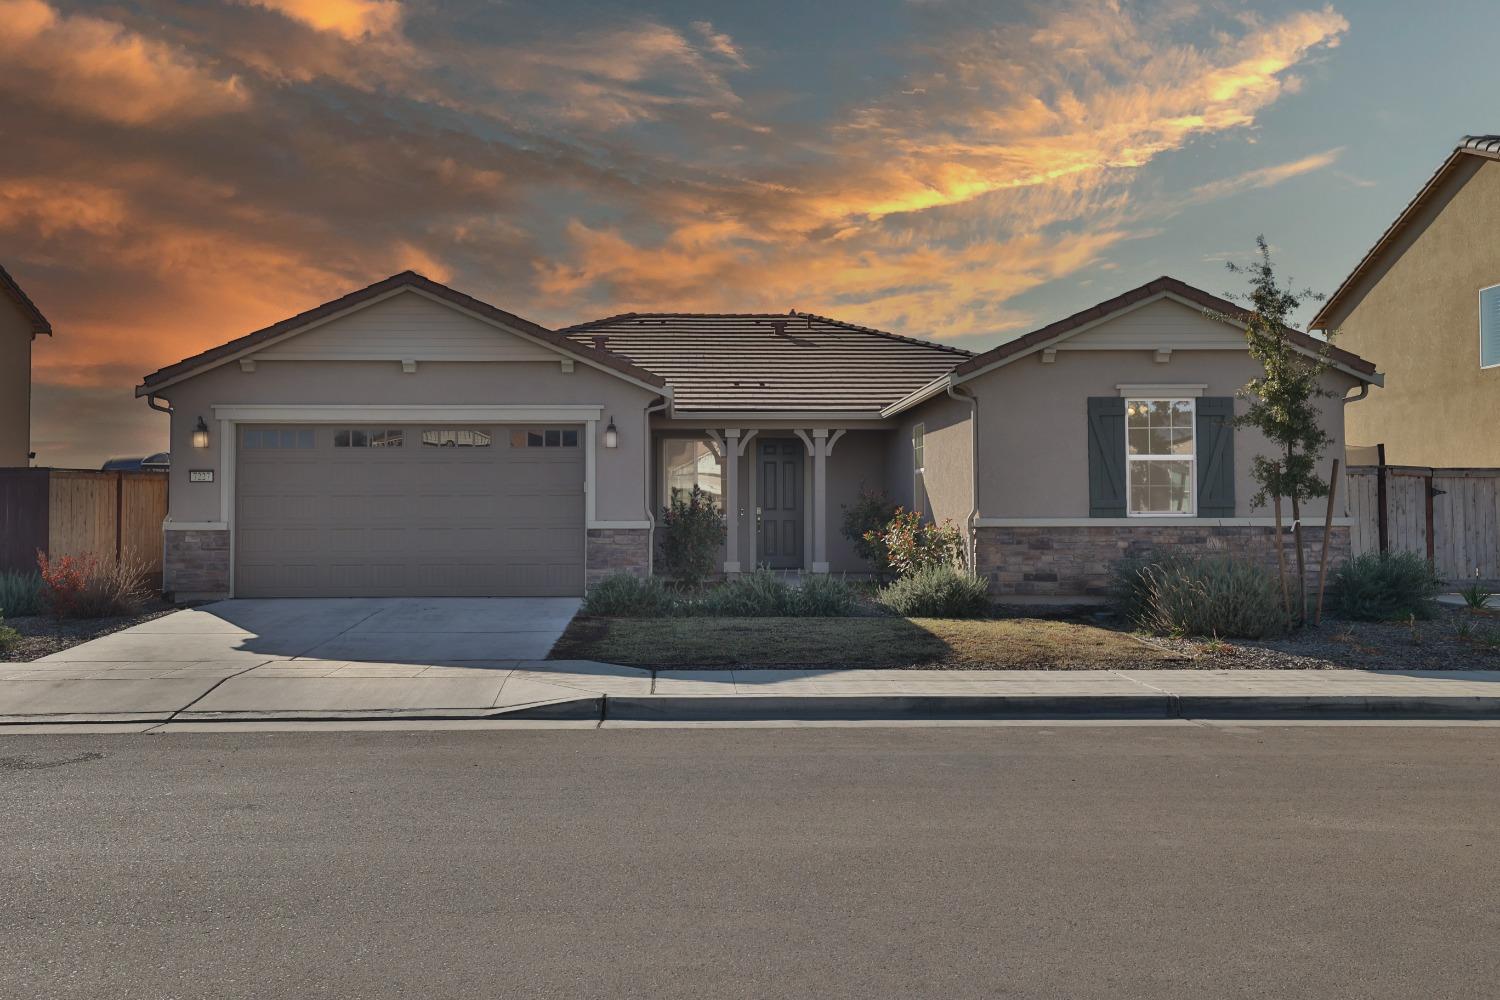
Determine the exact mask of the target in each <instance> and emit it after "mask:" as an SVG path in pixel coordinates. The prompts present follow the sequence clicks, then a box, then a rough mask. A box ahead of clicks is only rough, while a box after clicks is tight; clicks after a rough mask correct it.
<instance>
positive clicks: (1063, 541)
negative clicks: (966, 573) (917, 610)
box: [975, 524, 1351, 597]
mask: <svg viewBox="0 0 1500 1000" xmlns="http://www.w3.org/2000/svg"><path fill="white" fill-rule="evenodd" d="M975 532H976V539H975V548H976V559H977V562H978V569H979V573H980V575H982V576H984V577H986V578H988V579H989V581H990V587H991V592H992V593H994V594H996V595H1000V596H1004V595H1007V594H1022V595H1038V596H1069V597H1071V596H1080V595H1104V594H1108V593H1109V587H1110V581H1111V576H1112V573H1113V571H1114V567H1115V564H1116V563H1118V562H1120V561H1121V560H1122V559H1133V558H1140V557H1144V556H1149V555H1152V554H1158V555H1168V554H1172V555H1189V556H1233V557H1234V558H1237V559H1251V560H1254V561H1256V562H1258V563H1260V564H1261V565H1263V566H1265V567H1266V568H1267V569H1270V570H1272V571H1274V570H1275V569H1276V541H1275V537H1276V529H1275V528H1274V527H1271V526H1268V525H1267V526H1262V525H1248V524H1245V525H1238V524H1237V525H1212V524H1204V525H1202V526H1198V525H1176V524H1174V525H1152V524H1142V525H1140V526H1139V527H1137V526H1135V525H1127V526H1120V525H1107V526H1105V525H1101V526H1099V527H1036V528H1031V527H1010V528H976V529H975ZM1302 537H1303V540H1304V544H1305V547H1306V553H1307V581H1308V587H1309V589H1311V588H1313V587H1316V586H1317V583H1318V560H1319V558H1320V556H1321V555H1322V549H1323V526H1322V525H1318V526H1316V527H1313V526H1310V525H1305V524H1304V525H1303V529H1302ZM1285 540H1286V557H1287V569H1288V571H1289V572H1292V573H1295V572H1296V570H1295V567H1296V550H1295V548H1294V547H1293V545H1292V535H1291V533H1290V532H1288V533H1287V535H1286V539H1285ZM1350 546H1351V541H1350V536H1349V528H1348V527H1347V526H1341V525H1335V526H1334V528H1333V529H1332V533H1331V534H1330V537H1329V544H1328V562H1329V567H1328V569H1329V572H1330V573H1332V572H1333V570H1334V569H1336V568H1337V567H1338V566H1340V565H1341V564H1343V563H1344V562H1345V561H1347V560H1348V559H1349V556H1350Z"/></svg>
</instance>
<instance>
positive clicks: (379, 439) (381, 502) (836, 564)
mask: <svg viewBox="0 0 1500 1000" xmlns="http://www.w3.org/2000/svg"><path fill="white" fill-rule="evenodd" d="M1205 310H1214V311H1220V312H1224V313H1234V312H1235V311H1236V307H1235V306H1234V305H1233V304H1232V303H1228V302H1225V301H1223V300H1221V299H1217V298H1214V297H1213V296H1210V295H1207V294H1206V293H1203V292H1200V291H1197V290H1196V289H1192V288H1190V287H1188V286H1186V285H1183V284H1182V283H1180V282H1176V281H1173V280H1172V279H1168V278H1163V279H1159V280H1158V281H1155V282H1152V283H1151V284H1149V285H1146V286H1143V287H1142V288H1139V289H1136V290H1134V291H1132V292H1128V293H1126V294H1125V295H1122V296H1120V297H1118V298H1116V299H1112V300H1110V301H1109V302H1106V303H1103V304H1101V305H1099V306H1096V307H1094V308H1093V309H1091V310H1088V311H1087V312H1085V313H1080V314H1079V315H1077V316H1074V317H1070V318H1069V319H1066V320H1063V321H1061V322H1059V323H1055V324H1052V325H1051V326H1049V327H1045V328H1043V329H1041V330H1038V331H1036V332H1035V333H1032V334H1028V335H1027V336H1025V337H1022V338H1020V339H1019V340H1016V341H1012V342H1011V343H1010V344H1006V345H1004V346H1002V347H999V348H996V349H995V350H993V351H990V352H988V353H986V354H982V355H978V356H974V355H972V354H970V353H969V352H966V351H962V350H959V349H957V348H953V347H947V346H942V345H938V344H931V343H926V342H923V341H920V340H913V339H910V338H906V337H899V336H896V335H894V334H889V333H884V332H881V331H878V330H872V329H868V328H865V327H860V326H855V325H852V324H848V323H841V322H838V321H836V320H831V319H826V318H824V317H820V316H812V315H807V314H804V313H789V314H726V315H696V314H694V315H689V314H676V313H661V314H634V313H632V314H627V315H623V316H615V317H611V318H608V319H603V320H598V321H596V322H592V323H585V324H582V325H580V326H576V327H571V328H568V329H566V330H563V331H552V330H547V329H544V328H542V327H540V326H537V325H536V324H534V323H530V322H528V321H526V320H524V319H521V318H520V317H518V316H515V315H513V314H511V313H507V312H503V311H501V310H499V309H496V308H495V307H493V306H490V305H487V304H485V303H483V302H480V301H478V300H476V299H473V298H470V297H469V296H466V295H463V294H462V293H459V292H457V291H454V290H453V289H451V288H448V287H446V286H444V285H440V284H438V283H436V282H433V281H430V280H428V279H426V278H424V277H422V276H420V275H417V274H413V273H411V272H404V273H402V274H398V275H395V276H394V277H391V278H387V279H386V280H384V281H381V282H378V283H376V284H374V285H371V286H370V287H368V288H365V289H362V290H360V291H357V292H354V293H351V294H350V295H346V296H344V297H343V298H341V299H338V300H335V301H333V302H330V303H327V304H325V305H323V306H319V307H318V308H316V309H313V310H311V311H309V312H306V313H302V314H301V315H298V316H295V317H292V318H291V319H289V320H286V321H284V322H281V323H278V324H276V325H274V326H272V327H268V328H266V329H264V330H261V331H258V332H256V333H252V334H249V335H248V336H245V337H241V338H239V339H238V340H235V341H231V342H230V343H228V344H225V345H223V346H221V347H217V348H214V349H213V350H210V351H207V352H204V353H203V354H200V355H197V356H195V357H192V358H188V359H187V360H185V361H182V362H179V363H177V364H174V365H171V366H169V367H167V368H164V369H162V370H160V371H158V372H155V373H153V374H151V375H149V376H147V377H146V379H145V381H144V383H143V384H142V385H141V386H140V387H138V388H137V390H136V392H137V395H142V396H148V397H151V401H152V405H154V406H157V407H158V408H162V407H163V403H162V402H161V400H167V401H170V404H171V412H172V417H171V425H172V429H171V450H172V453H173V455H174V456H175V457H176V461H174V462H173V463H172V471H171V486H172V510H171V515H170V518H169V520H168V522H167V524H166V528H167V545H166V553H167V569H166V574H167V581H166V586H167V587H168V589H170V590H173V591H175V592H176V594H177V596H178V597H179V598H187V597H209V596H223V595H226V594H231V593H232V594H234V595H236V596H242V597H251V596H313V595H356V596H362V595H462V594H468V595H548V594H558V595H569V594H579V593H581V592H582V591H583V590H584V588H585V585H586V584H587V583H588V582H590V581H593V580H596V579H599V578H600V577H602V576H603V575H606V574H608V573H610V572H615V571H626V572H632V573H642V574H643V573H649V572H651V568H652V551H653V533H654V530H655V528H654V525H655V520H656V515H657V514H658V513H659V511H660V509H661V507H662V506H663V505H664V504H665V503H666V502H667V500H668V498H669V497H670V496H671V495H672V492H673V491H675V490H684V489H690V488H691V487H692V486H695V485H696V486H699V487H701V488H702V489H704V490H705V491H707V492H709V493H712V494H714V495H716V496H718V497H720V498H724V497H733V498H736V500H737V502H734V503H726V504H724V511H725V518H726V521H727V526H728V529H729V530H728V537H727V540H726V542H725V544H724V546H723V553H722V559H723V562H722V566H723V569H724V571H725V572H727V573H734V572H740V571H744V570H748V569H750V568H752V567H754V566H757V565H767V566H771V567H774V568H778V569H787V570H803V571H807V572H861V571H864V570H866V569H868V567H866V566H864V565H863V564H862V563H861V562H860V560H859V559H858V557H857V556H856V554H855V552H854V549H853V546H852V545H851V543H849V541H848V540H847V539H845V538H843V537H842V535H841V533H840V531H839V523H840V519H841V507H842V506H843V505H844V504H847V503H850V502H851V501H853V500H854V499H855V498H856V497H857V496H858V495H859V492H860V490H861V489H869V490H874V491H884V492H886V493H888V494H889V495H890V496H891V498H892V499H893V500H894V501H895V502H897V503H900V504H903V505H906V506H914V507H916V508H918V509H921V510H923V511H925V512H927V513H930V514H932V515H934V516H936V517H938V518H940V519H941V518H950V519H952V520H953V521H955V522H956V523H957V524H959V525H960V526H962V527H964V528H965V529H966V530H967V531H968V532H969V537H970V540H971V552H970V558H971V559H973V560H975V561H976V565H977V567H978V569H979V570H980V571H981V572H983V573H985V574H986V575H988V576H990V577H991V578H992V579H993V580H994V581H995V582H996V584H997V592H998V593H1001V594H1014V593H1041V594H1068V593H1082V592H1097V591H1098V590H1099V589H1100V588H1102V587H1103V586H1104V585H1105V583H1106V582H1107V578H1108V574H1109V570H1110V567H1111V566H1112V565H1113V563H1114V562H1116V561H1117V560H1118V559H1119V558H1121V557H1122V556H1124V555H1127V554H1130V553H1133V552H1136V551H1141V550H1143V549H1144V548H1147V547H1151V546H1156V545H1171V546H1173V547H1175V548H1176V549H1178V550H1213V551H1229V550H1231V549H1233V550H1236V551H1241V552H1251V553H1253V554H1257V555H1259V556H1260V557H1262V558H1274V556H1272V555H1271V552H1272V550H1271V547H1270V543H1271V529H1270V528H1269V524H1270V523H1271V522H1270V517H1269V512H1252V511H1251V510H1250V509H1249V505H1248V502H1247V501H1248V497H1249V496H1250V495H1251V493H1253V487H1252V485H1251V483H1250V480H1249V464H1250V458H1251V456H1252V455H1253V454H1254V453H1255V451H1256V450H1257V445H1258V439H1257V438H1256V436H1255V435H1254V434H1251V433H1249V432H1244V431H1238V432H1237V431H1235V430H1234V429H1233V428H1232V427H1231V426H1230V424H1229V418H1230V416H1231V413H1232V412H1233V410H1234V406H1235V404H1234V400H1233V398H1232V397H1233V394H1234V392H1235V390H1236V389H1238V388H1239V387H1240V386H1242V385H1243V384H1244V383H1245V381H1246V380H1247V379H1248V378H1249V377H1250V376H1251V375H1252V374H1254V373H1255V371H1256V366H1255V365H1254V364H1253V363H1252V362H1251V360H1250V358H1249V356H1248V354H1247V352H1246V350H1245V342H1244V338H1243V335H1242V333H1241V332H1240V331H1239V330H1238V329H1237V328H1236V327H1235V326H1234V324H1233V323H1232V322H1230V321H1227V320H1223V319H1215V318H1210V316H1209V315H1207V314H1206V312H1205ZM1297 336H1298V337H1299V338H1300V340H1301V341H1302V342H1303V344H1304V346H1305V347H1306V349H1307V350H1308V351H1309V352H1314V351H1317V350H1318V349H1319V347H1320V346H1321V345H1320V343H1319V342H1318V341H1315V340H1313V339H1312V338H1310V337H1306V336H1305V335H1301V334H1298V335H1297ZM1335 359H1336V361H1337V365H1338V367H1337V370H1336V371H1335V372H1333V373H1331V374H1330V375H1329V377H1328V386H1329V388H1330V389H1331V390H1332V391H1334V392H1337V393H1339V394H1344V393H1347V392H1349V391H1351V390H1353V389H1355V388H1356V387H1358V386H1361V385H1363V384H1368V383H1371V382H1376V383H1378V381H1379V376H1378V375H1376V374H1375V369H1374V366H1373V365H1370V364H1369V363H1368V362H1365V361H1363V360H1362V359H1360V358H1357V357H1355V356H1353V355H1350V354H1348V353H1347V352H1342V351H1339V352H1335ZM1324 412H1325V417H1326V424H1327V426H1328V428H1329V430H1330V432H1331V433H1332V434H1333V435H1334V436H1335V438H1336V442H1337V445H1336V446H1337V447H1342V405H1341V404H1340V402H1339V401H1338V400H1337V399H1330V400H1328V401H1327V403H1326V405H1325V407H1324ZM1127 442H1128V445H1129V447H1128V445H1127ZM1130 447H1133V448H1135V451H1134V452H1131V451H1130V450H1129V448H1130ZM726 457H727V460H726ZM976 470H977V475H976ZM1321 510H1322V508H1320V507H1318V506H1317V505H1316V504H1310V505H1308V508H1307V509H1306V510H1304V516H1305V517H1307V518H1308V519H1320V518H1321ZM1319 523H1321V521H1319ZM1338 524H1339V527H1338V529H1337V534H1336V536H1335V538H1334V552H1335V554H1336V555H1337V556H1341V555H1343V554H1346V553H1347V551H1348V527H1347V524H1348V522H1347V520H1345V519H1340V520H1339V522H1338Z"/></svg>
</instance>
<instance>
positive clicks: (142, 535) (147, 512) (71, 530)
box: [0, 469, 167, 583]
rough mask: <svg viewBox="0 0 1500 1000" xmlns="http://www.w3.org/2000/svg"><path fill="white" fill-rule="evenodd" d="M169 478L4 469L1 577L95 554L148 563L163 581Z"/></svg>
mask: <svg viewBox="0 0 1500 1000" xmlns="http://www.w3.org/2000/svg"><path fill="white" fill-rule="evenodd" d="M166 516H167V476H166V474H165V473H161V472H95V471H91V470H83V469H0V571H3V570H21V571H28V570H34V569H35V568H36V554H37V552H38V551H41V552H45V553H47V555H48V557H49V558H52V559H58V558H61V557H62V556H82V555H92V556H94V557H95V558H98V559H118V558H120V557H121V556H122V555H125V556H129V557H130V558H133V559H135V560H137V561H138V562H141V563H142V564H144V565H145V567H146V572H147V574H148V577H149V578H150V579H151V580H152V581H153V582H155V583H160V581H161V560H162V533H161V531H162V529H161V524H162V521H163V520H165V518H166Z"/></svg>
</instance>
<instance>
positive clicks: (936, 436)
mask: <svg viewBox="0 0 1500 1000" xmlns="http://www.w3.org/2000/svg"><path fill="white" fill-rule="evenodd" d="M970 412H971V411H970V408H969V405H968V404H967V403H963V402H960V401H958V400H956V399H953V398H951V397H949V396H947V395H943V396H938V397H937V398H935V399H932V400H929V401H928V402H926V403H923V404H922V405H921V406H918V407H916V408H914V409H911V410H908V411H906V412H905V413H903V414H901V415H900V417H899V419H900V426H898V427H897V428H896V430H895V431H894V432H893V433H892V434H891V436H890V438H889V446H888V448H887V451H886V492H887V493H888V494H889V495H890V498H891V500H892V501H893V502H894V503H897V504H900V505H901V506H902V507H905V508H907V509H908V510H920V511H922V512H923V513H924V514H926V515H927V516H928V517H929V518H930V519H932V520H934V521H939V522H941V521H945V520H946V521H952V522H953V523H954V524H956V525H958V526H959V527H960V528H962V527H964V526H965V525H966V524H967V523H968V520H969V513H970V511H971V509H972V507H973V486H972V478H971V476H972V472H971V469H970V467H971V465H972V464H973V443H972V440H971V438H970V433H971V429H970ZM919 423H920V424H922V425H923V426H924V427H925V432H924V434H923V446H922V451H923V466H924V468H925V470H926V472H925V474H924V476H923V483H924V486H925V490H924V491H923V495H922V496H913V495H912V491H913V488H914V484H913V482H912V444H911V436H912V429H913V428H914V427H915V426H916V425H917V424H919ZM983 446H984V442H983V440H982V439H981V441H980V447H981V449H982V448H983ZM981 461H983V459H982V458H981Z"/></svg>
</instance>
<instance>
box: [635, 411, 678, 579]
mask: <svg viewBox="0 0 1500 1000" xmlns="http://www.w3.org/2000/svg"><path fill="white" fill-rule="evenodd" d="M671 405H672V398H671V397H670V396H664V397H663V398H662V401H661V402H659V403H652V404H651V405H650V406H648V407H646V417H645V420H644V421H643V423H644V424H645V427H646V446H645V448H644V449H643V450H644V451H645V453H646V474H645V475H644V476H643V477H641V482H642V484H643V486H644V488H645V491H646V523H647V524H649V525H650V527H649V528H647V529H646V575H647V576H655V575H656V515H654V514H653V513H652V512H651V453H652V451H653V450H654V448H653V446H652V442H651V414H653V413H660V412H662V411H663V410H665V409H666V408H667V407H669V406H671Z"/></svg>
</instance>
